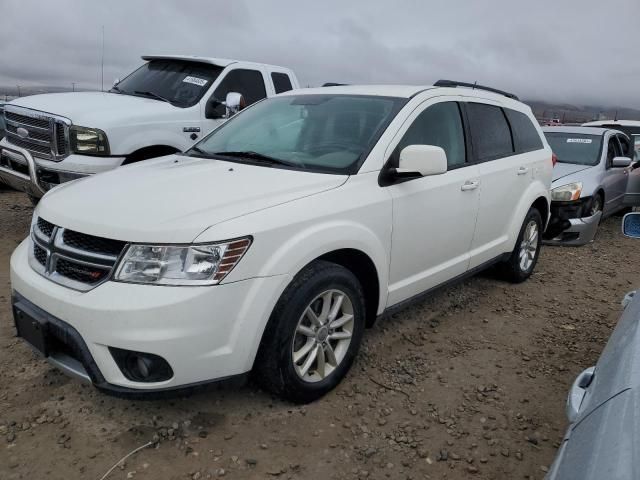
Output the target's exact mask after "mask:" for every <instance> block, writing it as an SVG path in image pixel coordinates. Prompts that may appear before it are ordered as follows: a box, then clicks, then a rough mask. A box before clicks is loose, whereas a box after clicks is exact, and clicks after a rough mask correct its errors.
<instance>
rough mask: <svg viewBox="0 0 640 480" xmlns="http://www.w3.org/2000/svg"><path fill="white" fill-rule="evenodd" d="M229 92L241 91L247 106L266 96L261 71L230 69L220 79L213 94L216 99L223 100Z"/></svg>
mask: <svg viewBox="0 0 640 480" xmlns="http://www.w3.org/2000/svg"><path fill="white" fill-rule="evenodd" d="M229 92H238V93H241V94H242V96H243V97H244V99H245V101H246V102H247V106H249V105H251V104H252V103H255V102H257V101H258V100H262V99H263V98H266V97H267V90H266V89H265V86H264V79H263V78H262V73H260V72H258V71H257V70H242V69H240V70H231V71H230V72H229V73H228V74H227V76H226V77H224V78H223V79H222V82H220V85H218V88H216V91H215V92H214V94H213V95H214V97H215V98H216V99H217V100H219V101H221V102H224V101H225V99H226V98H227V93H229Z"/></svg>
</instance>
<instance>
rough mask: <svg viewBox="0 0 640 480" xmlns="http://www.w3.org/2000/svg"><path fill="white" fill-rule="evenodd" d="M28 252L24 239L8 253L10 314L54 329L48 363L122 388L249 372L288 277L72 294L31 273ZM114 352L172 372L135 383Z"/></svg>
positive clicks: (177, 384) (105, 287) (115, 285)
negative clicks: (145, 358) (160, 362)
mask: <svg viewBox="0 0 640 480" xmlns="http://www.w3.org/2000/svg"><path fill="white" fill-rule="evenodd" d="M27 251H28V241H24V242H23V243H22V244H20V245H19V246H18V248H17V249H16V250H15V252H14V253H13V255H12V257H11V284H12V288H13V291H14V302H15V304H14V311H16V312H19V311H26V312H27V313H28V314H29V316H34V317H37V320H39V321H41V322H42V323H43V324H44V325H45V327H44V328H46V329H49V328H51V329H53V330H55V331H52V332H49V333H51V335H52V337H53V338H55V341H51V342H49V341H48V340H47V342H49V343H48V344H47V345H46V346H45V348H44V350H45V351H46V358H47V359H48V360H49V361H50V362H51V363H53V364H54V365H56V366H58V367H60V368H62V369H63V370H65V371H66V372H67V373H70V374H73V375H75V376H77V377H80V378H83V379H85V380H90V381H91V382H92V383H94V384H95V385H96V386H98V387H100V388H103V389H107V390H114V391H120V392H123V391H124V392H127V391H133V390H135V391H159V390H171V389H176V388H183V387H190V386H193V385H197V384H201V383H207V382H211V381H216V380H220V379H224V378H228V377H232V376H236V375H240V374H243V373H246V372H248V371H250V370H251V368H252V366H253V361H254V358H255V354H256V353H257V349H258V346H259V344H260V340H261V337H262V332H263V331H264V328H265V326H266V323H267V321H268V319H269V316H270V314H271V311H272V310H273V307H274V306H275V303H276V301H277V299H278V298H279V296H280V294H281V292H282V291H283V290H284V288H285V287H286V285H287V284H288V283H289V280H290V278H289V276H288V275H280V276H274V277H266V278H254V279H249V280H244V281H238V282H233V283H228V284H223V285H216V286H207V287H201V286H198V287H184V286H181V287H167V286H156V285H135V284H127V283H120V282H113V281H108V282H106V283H104V284H102V285H100V286H98V287H96V288H95V289H93V290H90V291H88V292H78V291H75V290H71V289H68V288H66V287H63V286H61V285H58V284H55V283H53V282H51V281H50V280H48V279H46V278H44V277H42V276H40V275H39V274H38V273H36V272H35V271H34V270H33V269H32V268H31V267H30V266H29V264H28V258H27ZM16 322H17V319H16ZM49 322H51V324H52V326H49V325H48V323H49ZM23 336H24V335H23ZM61 339H62V340H61ZM60 345H62V347H61V346H60ZM113 349H119V350H126V351H132V352H144V353H147V354H152V355H155V356H158V357H160V358H162V359H164V360H165V361H166V362H167V363H168V364H169V366H170V367H171V371H172V372H173V376H172V377H171V378H169V379H168V380H164V381H161V382H146V381H133V380H131V379H129V378H127V375H126V374H125V372H124V371H123V369H122V366H121V365H120V364H119V363H117V361H116V358H114V355H113V353H112V352H113ZM38 350H40V349H38Z"/></svg>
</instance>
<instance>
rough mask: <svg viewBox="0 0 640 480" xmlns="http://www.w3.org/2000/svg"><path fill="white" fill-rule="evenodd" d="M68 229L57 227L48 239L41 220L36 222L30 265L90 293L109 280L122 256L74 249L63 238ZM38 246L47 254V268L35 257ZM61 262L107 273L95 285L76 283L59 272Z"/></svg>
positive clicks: (31, 244)
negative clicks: (41, 225)
mask: <svg viewBox="0 0 640 480" xmlns="http://www.w3.org/2000/svg"><path fill="white" fill-rule="evenodd" d="M65 230H66V229H65V228H62V227H58V226H56V225H54V227H53V231H52V233H51V236H50V237H46V236H45V235H44V234H43V232H42V231H40V229H39V228H38V223H37V221H36V222H35V223H34V226H33V228H32V230H31V235H30V239H31V242H30V245H29V265H31V268H33V270H34V271H35V272H36V273H38V274H40V275H42V276H43V277H45V278H47V279H48V280H51V281H52V282H55V283H57V284H59V285H63V286H65V287H68V288H71V289H73V290H78V291H80V292H88V291H89V290H92V289H94V288H96V287H97V286H98V285H101V284H103V283H104V282H106V281H107V280H109V279H110V278H111V276H112V275H113V272H114V270H115V267H116V265H117V264H118V260H119V256H114V255H105V254H101V253H95V252H90V251H88V250H81V249H78V248H75V247H72V246H70V245H69V244H67V243H65V242H64V238H63V235H64V232H65ZM34 245H37V246H38V247H40V248H42V249H43V250H44V251H45V252H46V254H47V258H46V262H45V265H42V264H41V263H40V262H39V261H38V260H37V258H36V257H35V254H34V252H33V250H34ZM126 247H127V245H125V246H124V247H123V252H124V251H125V250H126ZM61 259H62V260H66V261H67V262H70V263H72V264H74V265H77V266H81V267H82V266H84V267H91V268H95V269H99V270H103V271H104V272H105V276H104V278H102V279H101V280H99V281H97V282H95V283H85V282H80V281H77V280H73V279H71V278H68V277H66V276H64V275H62V274H60V273H58V271H57V266H58V261H59V260H61Z"/></svg>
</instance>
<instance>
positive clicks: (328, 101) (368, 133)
mask: <svg viewBox="0 0 640 480" xmlns="http://www.w3.org/2000/svg"><path fill="white" fill-rule="evenodd" d="M405 102H406V99H400V98H391V97H369V96H364V95H290V96H289V95H287V96H283V97H274V98H271V99H269V100H265V101H264V102H261V103H259V104H257V105H254V106H253V107H251V108H248V109H247V110H244V111H242V112H240V113H239V114H238V115H236V116H234V117H233V118H231V120H229V121H228V122H226V123H225V124H224V125H222V126H221V127H220V128H218V129H216V130H214V131H213V132H212V133H211V134H210V135H209V136H208V137H206V138H205V139H203V140H202V141H201V142H200V143H198V144H197V147H198V150H196V151H190V152H189V154H190V155H195V156H203V155H204V156H211V157H213V158H219V159H223V160H224V159H228V160H232V161H241V162H247V163H255V164H258V165H264V166H271V164H270V163H269V162H268V161H264V159H263V161H260V160H257V161H256V158H255V156H256V155H255V154H259V155H263V156H267V157H271V158H272V159H274V158H275V159H278V160H281V161H282V162H284V163H286V164H287V165H289V166H290V167H291V168H296V169H300V170H310V171H323V172H329V173H355V172H356V171H357V169H358V167H359V165H360V161H361V160H364V158H366V155H367V153H368V152H369V150H370V149H371V148H372V147H373V146H374V145H375V143H376V142H377V140H378V138H379V137H380V135H381V134H382V132H383V131H384V129H385V128H386V127H387V125H388V124H389V122H390V121H391V120H392V119H393V117H394V116H395V115H396V114H397V112H398V111H399V110H400V109H401V108H402V106H403V105H404V103H405ZM244 152H252V153H251V154H250V156H245V157H243V155H242V154H243V153H244ZM225 153H231V154H232V155H226V156H225Z"/></svg>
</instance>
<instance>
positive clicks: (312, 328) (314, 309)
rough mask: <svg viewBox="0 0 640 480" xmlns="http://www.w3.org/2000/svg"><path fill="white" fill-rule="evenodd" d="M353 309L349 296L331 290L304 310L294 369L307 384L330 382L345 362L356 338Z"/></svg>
mask: <svg viewBox="0 0 640 480" xmlns="http://www.w3.org/2000/svg"><path fill="white" fill-rule="evenodd" d="M353 326H354V317H353V305H352V304H351V300H349V297H348V296H347V294H346V293H344V292H342V291H340V290H335V289H334V290H327V291H325V292H323V293H321V294H320V295H318V296H317V297H316V298H314V299H313V301H312V302H311V303H309V305H308V306H307V308H306V309H305V310H304V313H303V314H302V316H301V317H300V320H299V321H298V325H297V327H296V332H295V334H294V336H293V343H292V345H291V357H292V360H293V366H294V368H295V371H296V373H297V374H298V376H299V377H300V378H301V379H302V380H304V381H305V382H310V383H313V382H319V381H321V380H324V379H325V378H327V377H328V376H329V375H331V373H332V372H333V371H334V370H335V369H336V368H337V367H338V366H339V365H340V363H341V362H342V361H343V360H344V358H345V356H346V354H347V351H348V350H349V344H350V343H351V337H352V334H353Z"/></svg>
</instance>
